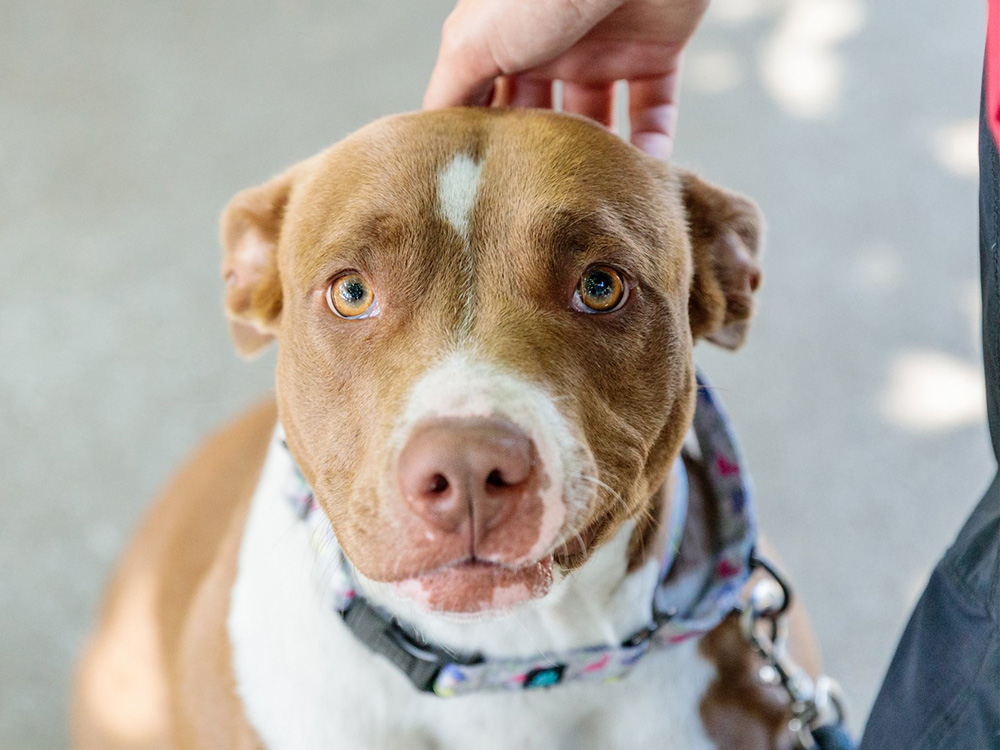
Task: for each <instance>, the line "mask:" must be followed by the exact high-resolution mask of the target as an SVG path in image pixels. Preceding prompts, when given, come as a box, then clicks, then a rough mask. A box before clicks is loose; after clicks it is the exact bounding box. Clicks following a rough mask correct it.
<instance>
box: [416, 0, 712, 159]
mask: <svg viewBox="0 0 1000 750" xmlns="http://www.w3.org/2000/svg"><path fill="white" fill-rule="evenodd" d="M707 7H708V0H459V3H458V5H457V6H456V7H455V9H454V10H453V11H452V13H451V15H449V16H448V19H447V20H446V21H445V24H444V29H443V31H442V36H441V47H440V50H439V52H438V58H437V63H436V64H435V66H434V71H433V73H432V74H431V80H430V83H429V84H428V86H427V91H426V93H425V95H424V108H425V109H436V108H438V107H449V106H457V105H463V104H479V105H485V104H490V103H492V104H497V105H505V106H512V107H543V108H548V107H551V106H552V83H553V81H555V80H561V81H563V110H564V111H566V112H575V113H578V114H581V115H585V116H587V117H590V118H592V119H594V120H597V121H598V122H601V123H603V124H604V125H608V126H610V125H611V115H612V106H613V88H612V87H613V85H614V82H615V81H617V80H626V81H627V82H628V85H629V122H630V125H631V140H632V143H634V144H635V145H636V146H638V147H639V148H641V149H642V150H643V151H646V152H647V153H649V154H651V155H653V156H657V157H660V158H664V159H665V158H667V157H669V156H670V152H671V150H672V149H673V140H674V128H675V125H676V122H677V90H678V75H679V72H680V62H681V54H682V52H683V50H684V45H685V44H686V43H687V41H688V40H689V39H690V38H691V35H692V34H694V31H695V29H696V28H697V26H698V22H699V21H700V20H701V17H702V15H703V14H704V12H705V9H706V8H707Z"/></svg>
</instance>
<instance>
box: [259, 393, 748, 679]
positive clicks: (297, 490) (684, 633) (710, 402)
mask: <svg viewBox="0 0 1000 750" xmlns="http://www.w3.org/2000/svg"><path fill="white" fill-rule="evenodd" d="M697 378H698V395H697V406H696V408H695V414H694V422H693V425H692V432H693V435H694V440H695V443H696V445H697V450H698V453H699V455H698V456H689V460H693V461H695V462H696V463H698V464H699V465H700V466H701V468H702V470H703V472H704V474H705V476H706V478H707V480H708V485H709V488H710V494H711V497H710V498H708V502H712V503H714V505H715V511H716V516H717V528H716V537H715V540H714V545H713V549H715V550H716V552H715V554H714V556H713V557H712V563H711V565H710V566H706V567H705V568H703V569H700V570H692V571H685V572H684V573H681V574H676V575H670V576H668V574H669V573H670V572H671V568H672V566H673V562H674V560H675V558H676V554H677V550H678V548H679V546H680V541H681V538H682V536H683V534H684V530H685V527H686V521H687V513H686V509H687V500H688V492H687V475H686V471H685V469H684V462H683V461H682V460H681V459H680V458H679V459H678V460H677V463H676V467H675V471H676V474H677V477H678V483H677V490H676V492H675V495H674V497H673V510H672V513H671V519H670V529H669V532H668V534H669V536H668V539H669V541H668V544H667V545H666V551H665V552H664V556H663V559H662V560H661V564H660V583H659V584H658V585H657V588H656V590H655V592H654V596H653V602H652V613H653V616H652V620H651V622H650V623H649V624H648V625H647V626H646V627H644V628H643V629H642V630H640V631H639V632H637V633H635V634H633V635H632V636H631V637H630V638H628V639H626V640H625V641H624V642H623V643H621V644H617V645H611V646H606V645H600V646H593V647H588V648H579V649H573V650H571V651H566V652H561V653H552V654H539V655H535V656H531V657H525V658H502V659H495V658H490V657H486V656H484V655H482V654H470V655H465V656H462V655H458V656H456V654H455V653H454V652H452V651H446V650H445V649H443V648H439V647H437V646H435V645H433V644H430V643H426V642H424V641H423V640H421V639H420V638H419V637H418V636H416V635H415V634H414V633H413V632H412V631H411V630H409V629H407V628H406V627H405V626H404V625H402V624H401V623H399V622H398V620H397V619H396V618H394V617H393V616H392V615H390V614H389V613H388V612H385V611H383V610H382V609H381V608H379V607H377V606H375V605H374V604H372V603H371V602H369V601H368V600H366V599H365V598H364V597H363V596H361V595H360V594H359V593H358V586H357V581H356V579H355V576H354V571H353V568H352V566H351V564H350V562H349V561H348V560H347V559H346V557H345V555H344V553H343V550H342V549H341V548H340V545H339V544H338V543H337V539H336V536H335V535H334V533H333V529H332V527H331V526H330V522H329V520H328V518H327V516H326V514H325V513H324V512H323V511H322V509H321V508H320V507H319V506H318V504H317V503H316V500H315V497H314V496H313V493H312V490H311V489H310V487H309V486H308V484H307V483H306V481H305V479H303V477H302V475H301V473H300V472H299V471H298V469H297V468H294V461H293V460H292V458H291V456H290V455H289V456H288V460H289V463H290V465H291V466H292V467H293V468H294V471H292V472H290V481H289V486H288V489H287V492H286V495H287V499H288V501H289V502H290V503H291V504H292V506H293V508H294V509H295V511H296V513H297V515H298V516H299V517H300V518H301V519H302V521H303V522H304V523H306V524H307V525H308V527H309V530H310V538H311V540H312V543H313V549H314V550H315V553H316V555H317V569H319V570H324V571H331V575H330V578H329V581H328V582H327V587H328V589H327V590H326V591H325V592H324V594H325V595H326V596H328V597H329V601H331V604H332V607H333V608H334V610H336V611H337V612H338V613H339V614H340V615H341V616H342V617H343V619H344V622H345V623H346V624H347V627H348V628H349V629H350V630H351V631H352V632H353V633H354V634H355V635H356V636H357V637H358V638H359V639H360V640H361V641H362V642H363V643H365V644H366V645H367V646H368V647H369V648H370V649H372V650H373V651H375V652H376V653H379V654H382V655H383V656H385V657H387V658H388V659H389V660H390V661H392V662H393V663H394V664H395V665H396V666H397V667H398V668H399V669H400V670H401V671H402V672H403V673H404V674H406V676H407V677H408V678H409V679H410V680H411V681H412V682H413V684H414V685H415V686H416V687H417V688H418V689H420V690H423V691H427V692H432V693H434V694H436V695H439V696H453V695H461V694H466V693H471V692H476V691H479V690H488V689H508V690H511V689H515V690H521V689H526V688H537V687H551V686H553V685H556V684H561V683H565V682H573V681H580V680H588V681H598V682H603V681H615V680H619V679H621V678H623V677H624V676H625V675H626V674H628V672H629V671H630V670H631V668H632V667H633V666H634V665H635V664H636V663H637V662H638V661H639V660H640V659H641V658H642V657H643V656H645V655H646V654H647V653H649V651H651V650H653V649H657V648H661V647H664V646H668V645H670V644H673V643H678V642H680V641H683V640H685V639H687V638H690V637H693V636H697V635H701V634H703V633H706V632H708V631H710V630H711V629H712V628H714V627H715V626H716V625H718V624H719V623H720V622H721V621H722V620H723V619H724V618H725V617H726V616H727V615H728V614H729V613H730V612H732V611H733V610H734V609H736V608H738V605H739V603H740V592H741V590H742V588H743V585H744V584H745V583H746V581H747V579H748V578H749V576H750V559H751V555H752V552H753V546H754V542H755V540H756V518H755V513H754V504H753V494H752V492H751V486H750V482H749V478H748V476H747V474H746V472H745V470H744V467H743V461H742V458H741V454H740V451H739V447H738V445H737V442H736V439H735V436H734V435H733V433H732V430H731V428H730V426H729V420H728V418H727V416H726V414H725V411H724V410H723V407H722V405H721V403H720V402H719V401H718V399H717V397H716V395H715V393H714V392H713V390H712V388H711V386H710V385H709V384H708V382H707V381H706V380H705V378H704V377H703V375H702V374H701V373H698V376H697ZM276 440H277V442H278V444H279V445H280V446H281V449H282V450H284V451H286V452H287V450H288V448H287V445H285V443H284V441H283V440H282V439H281V429H280V427H279V428H278V430H277V432H276Z"/></svg>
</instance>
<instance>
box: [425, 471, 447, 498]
mask: <svg viewBox="0 0 1000 750" xmlns="http://www.w3.org/2000/svg"><path fill="white" fill-rule="evenodd" d="M447 489H448V478H447V477H446V476H445V475H444V474H435V475H434V476H432V477H431V482H430V487H429V488H428V490H429V492H430V493H431V494H433V495H440V494H442V493H443V492H445V491H446V490H447Z"/></svg>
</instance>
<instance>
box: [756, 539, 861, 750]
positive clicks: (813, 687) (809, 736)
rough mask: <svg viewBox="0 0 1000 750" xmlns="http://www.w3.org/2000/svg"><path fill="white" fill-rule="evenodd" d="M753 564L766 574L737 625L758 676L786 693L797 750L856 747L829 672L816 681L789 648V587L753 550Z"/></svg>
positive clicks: (842, 700)
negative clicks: (752, 655)
mask: <svg viewBox="0 0 1000 750" xmlns="http://www.w3.org/2000/svg"><path fill="white" fill-rule="evenodd" d="M750 566H751V569H753V570H754V571H758V570H759V571H763V572H764V573H766V574H767V577H766V578H762V579H761V580H760V581H758V582H757V583H756V584H754V586H753V588H752V589H751V591H750V595H749V596H748V597H747V601H746V602H745V603H744V605H743V606H742V608H741V609H739V610H737V611H738V612H739V615H740V630H741V632H742V633H743V636H744V637H745V638H746V639H747V642H748V643H749V644H750V646H751V648H753V650H754V651H755V652H756V653H757V655H758V656H759V657H760V658H761V660H762V661H763V662H764V663H763V665H762V666H761V668H760V671H759V672H758V677H759V679H760V680H761V682H763V683H765V684H767V685H774V686H775V687H777V688H778V689H780V690H781V691H782V693H784V695H785V697H786V698H787V700H788V703H789V706H790V708H791V712H792V718H791V719H790V720H789V722H788V729H789V731H790V732H791V733H792V735H793V736H794V737H795V748H796V750H855V748H856V747H857V746H856V744H855V743H854V740H853V739H852V738H851V735H850V734H849V733H848V731H847V728H846V726H845V725H846V723H847V713H846V711H845V708H844V698H843V692H842V691H841V689H840V685H839V684H838V683H837V681H836V680H834V679H833V678H831V677H828V676H827V675H820V676H819V677H818V678H817V679H816V680H815V681H813V680H812V678H810V677H809V675H808V674H807V673H806V671H805V670H804V669H803V668H802V667H801V666H800V665H799V664H797V663H796V662H795V660H794V659H793V658H792V657H791V655H790V654H789V653H788V648H787V645H788V609H789V607H791V604H792V596H793V595H792V589H791V586H789V584H788V581H786V580H785V579H784V578H783V577H782V576H781V574H780V573H778V571H777V569H775V567H774V566H773V565H771V563H769V562H768V561H767V560H765V559H763V558H762V557H760V556H759V555H758V554H757V553H756V552H754V553H753V555H752V556H751V560H750Z"/></svg>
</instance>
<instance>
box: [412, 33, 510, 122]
mask: <svg viewBox="0 0 1000 750" xmlns="http://www.w3.org/2000/svg"><path fill="white" fill-rule="evenodd" d="M449 39H450V38H449ZM480 46H481V45H480ZM502 72H503V71H502V70H500V68H499V66H498V65H497V64H496V62H495V61H494V60H493V57H492V55H490V54H489V53H488V52H486V51H484V50H482V49H478V48H477V47H476V46H475V45H474V44H471V43H469V42H466V41H464V40H460V41H446V40H445V39H442V42H441V49H440V50H439V51H438V57H437V62H435V63H434V70H433V71H432V72H431V79H430V82H429V83H428V84H427V90H426V91H425V92H424V102H423V107H424V109H441V108H444V107H457V106H460V105H463V104H472V105H479V106H483V105H486V104H489V101H490V97H491V94H492V92H493V82H494V79H495V78H496V77H497V76H499V75H500V74H501V73H502Z"/></svg>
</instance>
